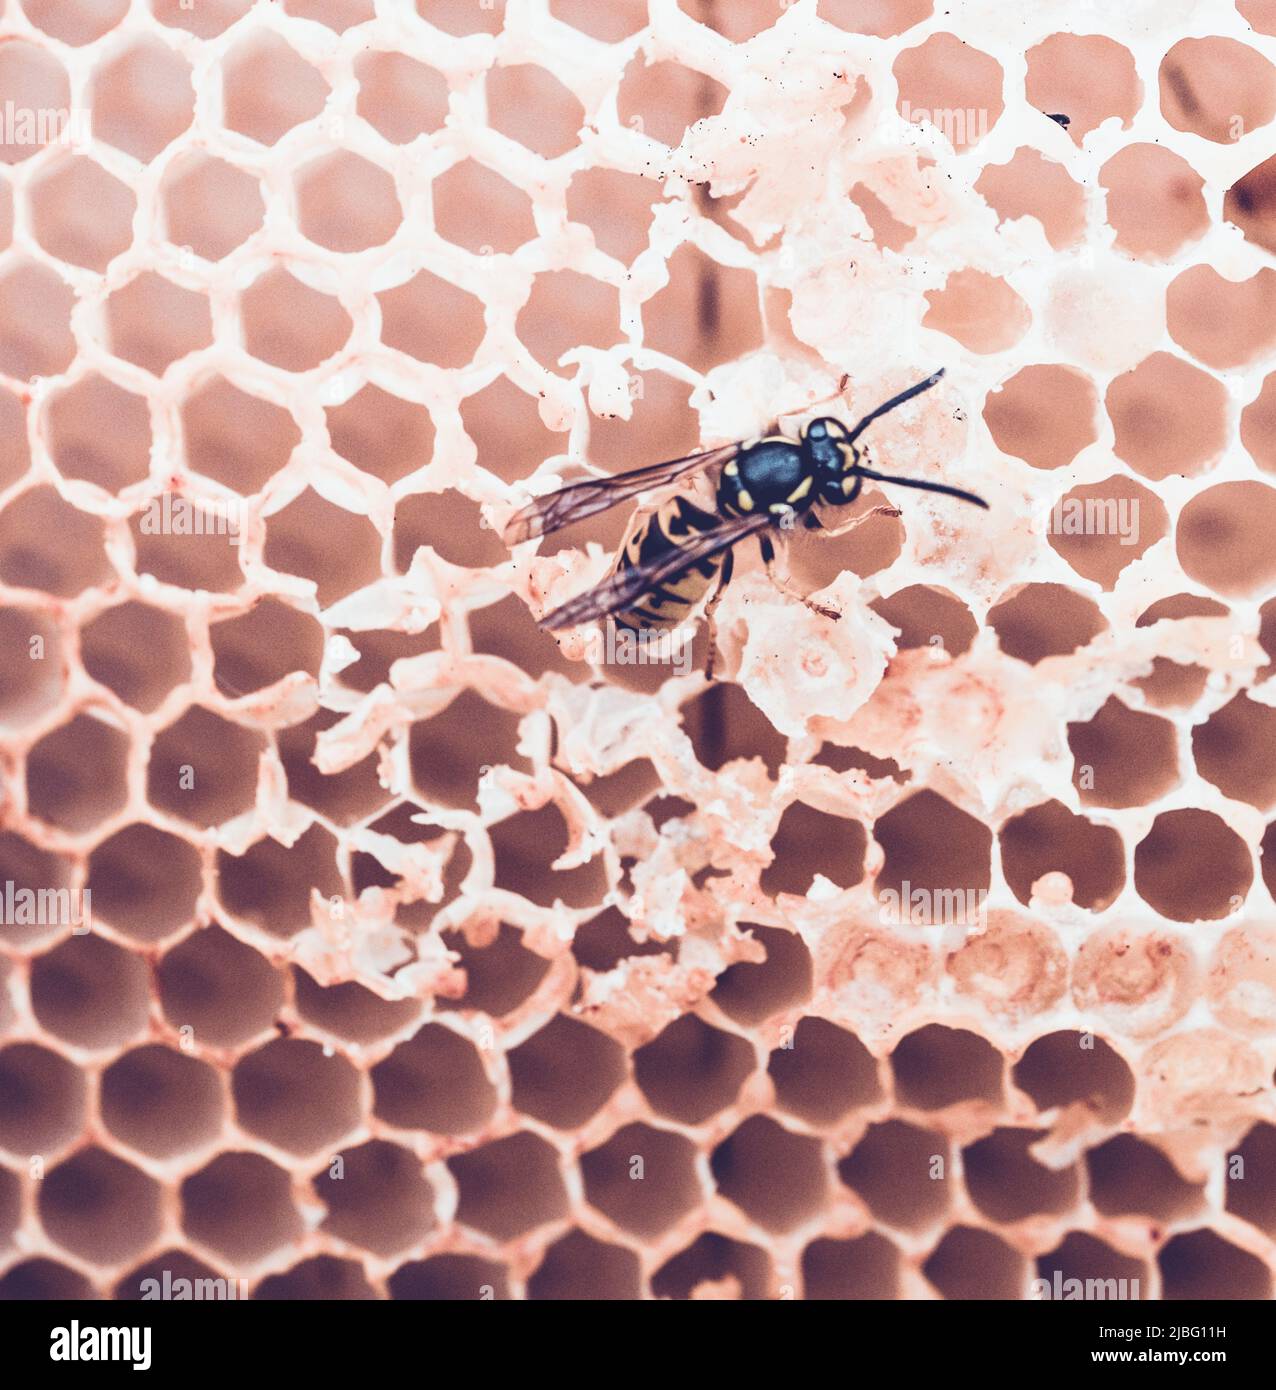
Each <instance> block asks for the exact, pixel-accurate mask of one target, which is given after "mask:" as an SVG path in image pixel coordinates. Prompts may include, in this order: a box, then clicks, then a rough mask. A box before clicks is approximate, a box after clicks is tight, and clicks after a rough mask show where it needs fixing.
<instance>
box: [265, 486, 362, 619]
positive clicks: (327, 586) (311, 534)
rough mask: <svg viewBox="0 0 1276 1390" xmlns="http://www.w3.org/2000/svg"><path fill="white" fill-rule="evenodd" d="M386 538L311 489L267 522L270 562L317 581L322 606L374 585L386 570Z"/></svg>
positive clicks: (360, 519) (267, 550)
mask: <svg viewBox="0 0 1276 1390" xmlns="http://www.w3.org/2000/svg"><path fill="white" fill-rule="evenodd" d="M380 551H381V537H380V535H379V533H378V532H377V529H376V527H375V526H373V524H372V522H371V521H369V520H368V518H367V517H365V516H359V515H356V514H353V513H351V512H347V511H344V510H343V509H342V508H340V507H336V506H333V504H332V503H331V502H329V501H327V500H326V499H325V498H323V497H321V496H320V495H319V494H318V493H317V492H315V491H314V489H313V488H307V489H306V491H305V492H303V493H302V494H301V495H300V496H299V497H297V498H295V499H294V500H293V501H292V502H290V503H289V504H288V505H287V506H286V507H283V508H281V509H280V510H279V511H277V512H275V513H273V514H272V515H271V516H270V517H268V518H267V520H266V545H265V548H264V550H263V552H262V554H263V557H264V559H265V561H266V563H267V564H268V565H269V566H270V567H271V568H272V569H276V570H280V571H282V572H283V573H285V574H295V575H297V576H299V577H300V578H302V579H309V580H312V581H313V582H314V584H315V593H316V597H317V600H318V603H319V606H320V607H321V608H327V607H329V606H330V605H331V604H334V603H336V602H337V601H338V599H343V598H345V597H347V595H349V594H351V593H353V592H355V590H357V589H361V588H363V587H364V586H365V585H367V584H371V583H372V582H373V581H374V579H376V578H377V577H378V576H379V575H380V572H381V563H380Z"/></svg>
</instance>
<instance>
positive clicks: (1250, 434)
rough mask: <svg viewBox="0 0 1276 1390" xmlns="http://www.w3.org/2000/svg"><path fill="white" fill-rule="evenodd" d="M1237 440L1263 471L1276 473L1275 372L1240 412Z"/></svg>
mask: <svg viewBox="0 0 1276 1390" xmlns="http://www.w3.org/2000/svg"><path fill="white" fill-rule="evenodd" d="M1241 443H1242V444H1244V446H1245V448H1246V449H1248V450H1249V453H1250V455H1251V457H1252V458H1253V460H1254V462H1255V463H1256V464H1258V466H1259V467H1260V468H1261V469H1262V470H1263V471H1264V472H1265V473H1276V372H1272V373H1271V374H1270V375H1269V376H1266V377H1264V378H1263V385H1262V389H1261V390H1260V391H1259V393H1258V395H1257V396H1255V397H1254V399H1253V400H1252V401H1250V402H1249V404H1248V405H1247V406H1246V407H1245V409H1244V410H1242V411H1241Z"/></svg>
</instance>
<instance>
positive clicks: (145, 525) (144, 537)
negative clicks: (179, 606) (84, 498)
mask: <svg viewBox="0 0 1276 1390" xmlns="http://www.w3.org/2000/svg"><path fill="white" fill-rule="evenodd" d="M170 518H171V520H170ZM129 530H130V531H131V533H132V538H133V545H134V550H135V559H134V561H133V566H134V568H135V569H136V570H137V573H138V574H139V575H145V576H148V577H151V578H154V579H157V580H159V582H160V583H161V584H171V585H173V586H174V587H175V588H179V589H202V590H204V591H205V592H206V593H210V594H217V593H221V594H230V593H234V592H235V591H236V590H237V589H239V587H240V585H241V584H243V582H244V572H243V570H242V569H241V568H240V565H239V537H238V524H237V522H236V521H235V520H234V519H233V517H231V516H229V515H228V514H227V513H226V512H225V511H223V510H221V509H219V508H208V507H202V506H200V505H199V504H198V503H196V502H192V501H191V500H190V499H189V498H186V497H183V496H182V495H181V494H180V493H165V494H163V495H162V496H161V497H158V498H154V499H152V500H151V502H150V503H148V504H147V506H146V508H145V510H143V511H140V512H135V513H134V514H133V515H132V516H131V517H130V518H129Z"/></svg>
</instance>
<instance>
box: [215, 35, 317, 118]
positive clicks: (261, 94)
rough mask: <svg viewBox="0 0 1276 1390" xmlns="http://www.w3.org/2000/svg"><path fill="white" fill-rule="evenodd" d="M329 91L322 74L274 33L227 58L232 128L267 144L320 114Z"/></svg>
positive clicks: (251, 39) (225, 94) (248, 40)
mask: <svg viewBox="0 0 1276 1390" xmlns="http://www.w3.org/2000/svg"><path fill="white" fill-rule="evenodd" d="M328 92H329V87H328V84H327V83H326V82H325V81H324V79H323V78H322V77H321V76H320V75H319V73H318V72H316V71H315V69H314V68H312V67H311V66H310V64H309V63H307V62H306V61H305V60H304V59H303V58H302V57H301V56H300V55H299V54H298V53H297V52H296V50H295V49H293V48H291V47H290V46H289V45H288V44H287V43H285V42H284V40H283V39H281V38H280V37H279V36H278V35H276V34H274V33H272V32H270V31H269V30H261V31H258V32H257V33H256V34H253V35H251V36H248V37H245V38H242V39H240V41H239V42H238V43H236V44H235V46H234V47H233V48H232V49H231V50H230V52H229V53H226V54H225V55H224V56H223V58H222V100H223V103H224V105H223V119H224V120H225V123H226V127H227V129H228V130H234V131H238V132H239V133H240V134H241V135H247V136H248V137H249V139H252V140H256V141H258V142H259V143H260V144H263V145H274V144H276V143H277V142H278V141H280V140H281V139H282V138H283V137H284V136H285V135H287V134H288V132H289V131H290V130H292V129H294V128H295V127H296V126H299V125H301V124H302V123H303V122H305V121H309V120H312V119H313V118H314V117H315V116H317V115H318V114H319V113H320V112H321V111H322V110H323V108H324V103H325V102H326V101H327V99H328Z"/></svg>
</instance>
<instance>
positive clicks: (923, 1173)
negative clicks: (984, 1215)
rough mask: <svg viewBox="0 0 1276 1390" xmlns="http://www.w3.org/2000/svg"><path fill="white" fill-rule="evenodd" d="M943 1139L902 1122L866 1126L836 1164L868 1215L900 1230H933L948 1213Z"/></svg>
mask: <svg viewBox="0 0 1276 1390" xmlns="http://www.w3.org/2000/svg"><path fill="white" fill-rule="evenodd" d="M949 1163H950V1154H949V1146H948V1140H947V1139H946V1138H945V1137H944V1136H943V1135H942V1134H936V1133H935V1132H934V1131H933V1130H929V1129H918V1128H917V1127H916V1126H915V1125H910V1124H905V1123H904V1122H903V1121H902V1120H886V1121H885V1122H883V1123H882V1124H875V1125H870V1126H869V1127H868V1130H867V1132H866V1133H865V1135H864V1137H863V1138H862V1139H861V1140H860V1141H859V1143H858V1144H856V1146H855V1147H854V1149H852V1150H851V1152H850V1153H849V1154H847V1156H846V1157H845V1158H844V1159H842V1161H841V1162H840V1163H839V1164H838V1165H837V1172H838V1176H839V1177H840V1178H841V1179H842V1181H843V1182H844V1183H845V1184H846V1185H847V1187H849V1188H851V1189H852V1191H854V1192H855V1193H857V1194H858V1195H859V1196H860V1197H862V1198H863V1199H864V1201H865V1203H866V1204H867V1205H868V1208H869V1210H870V1211H871V1212H872V1213H873V1215H874V1216H876V1217H878V1218H879V1219H880V1220H882V1221H885V1222H886V1223H887V1224H888V1225H891V1226H897V1227H899V1228H901V1229H903V1230H919V1229H926V1228H928V1227H930V1226H933V1225H934V1224H935V1223H936V1222H937V1221H939V1220H940V1218H941V1217H942V1216H943V1215H944V1213H945V1212H946V1211H947V1210H948V1202H949V1190H950V1189H949V1185H948V1168H949Z"/></svg>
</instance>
